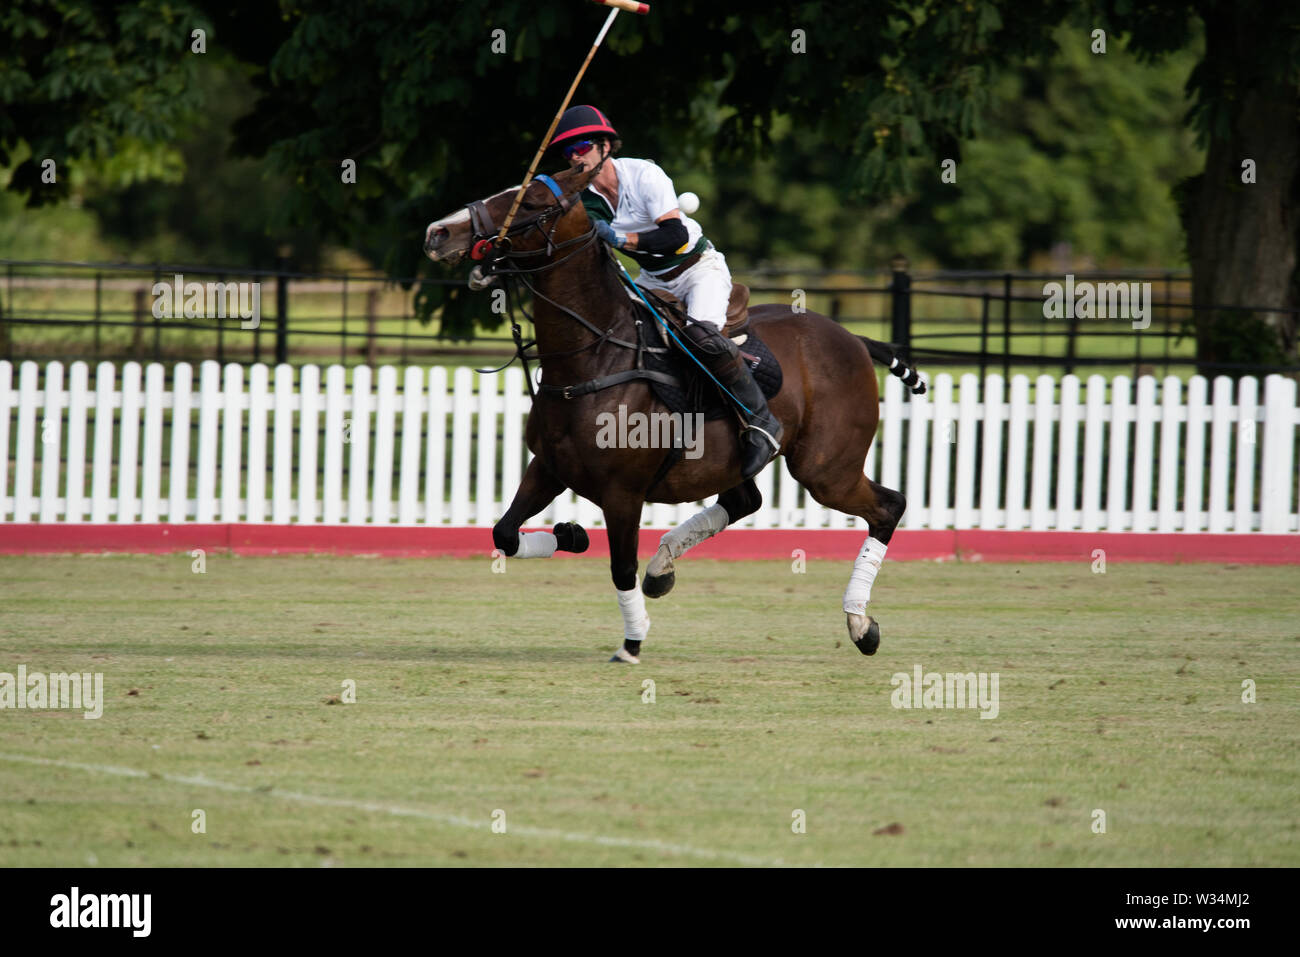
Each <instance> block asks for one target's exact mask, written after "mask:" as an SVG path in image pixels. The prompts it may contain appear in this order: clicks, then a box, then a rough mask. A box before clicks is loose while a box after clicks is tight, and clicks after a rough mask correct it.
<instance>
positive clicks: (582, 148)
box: [564, 140, 596, 160]
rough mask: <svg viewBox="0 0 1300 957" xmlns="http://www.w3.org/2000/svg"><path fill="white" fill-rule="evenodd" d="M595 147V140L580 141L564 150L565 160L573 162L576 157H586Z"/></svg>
mask: <svg viewBox="0 0 1300 957" xmlns="http://www.w3.org/2000/svg"><path fill="white" fill-rule="evenodd" d="M595 145H596V143H595V141H594V140H580V141H579V142H577V143H573V144H570V145H569V146H566V147H565V148H564V158H565V159H566V160H571V159H573V158H574V157H575V156H586V155H587V154H588V153H590V152H591V150H592V148H593V147H595Z"/></svg>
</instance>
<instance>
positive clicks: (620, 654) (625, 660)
mask: <svg viewBox="0 0 1300 957" xmlns="http://www.w3.org/2000/svg"><path fill="white" fill-rule="evenodd" d="M609 660H610V662H611V663H617V664H625V665H639V664H640V663H641V659H640V658H638V657H637V656H636V655H634V654H632V653H631V652H630V651H628V650H627V649H626V648H620V649H618V651H616V652H614V657H613V658H610V659H609Z"/></svg>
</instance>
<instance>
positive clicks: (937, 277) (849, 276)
mask: <svg viewBox="0 0 1300 957" xmlns="http://www.w3.org/2000/svg"><path fill="white" fill-rule="evenodd" d="M736 278H737V279H740V280H742V281H745V282H747V283H748V284H749V286H750V289H751V302H753V303H760V302H784V303H789V304H793V305H797V306H800V307H802V308H806V309H808V310H809V311H814V312H820V313H822V314H824V315H827V316H829V317H831V318H832V319H834V320H836V321H837V322H840V323H842V324H844V325H845V326H847V327H848V328H850V329H852V330H853V331H855V332H859V333H861V334H863V335H869V336H871V337H873V338H878V339H885V340H888V341H891V342H893V343H894V344H895V345H896V346H898V347H899V348H900V349H901V350H902V351H903V352H904V354H906V355H907V356H909V357H910V358H911V359H912V360H913V361H914V362H916V363H917V364H919V365H923V366H925V367H926V368H929V367H946V368H949V369H953V370H962V371H973V372H978V373H980V374H981V377H982V375H983V374H984V373H985V372H989V371H1000V372H1002V373H1003V374H1004V375H1010V374H1012V373H1014V372H1017V371H1019V372H1029V371H1039V372H1051V373H1069V372H1083V371H1093V370H1095V371H1102V372H1111V373H1114V372H1119V371H1132V372H1134V373H1135V374H1141V373H1143V372H1152V373H1160V374H1170V373H1174V374H1178V373H1187V372H1190V371H1194V370H1195V368H1196V360H1195V336H1194V332H1193V330H1192V317H1193V316H1194V314H1195V312H1196V311H1197V310H1199V309H1203V308H1210V309H1221V308H1224V307H1216V306H1198V305H1193V304H1192V302H1191V288H1190V285H1191V284H1190V277H1189V275H1188V274H1187V273H1186V272H1185V271H1175V270H1170V271H1163V272H1151V271H1109V272H1089V273H1078V274H1072V275H1070V276H1069V277H1068V279H1067V276H1066V275H1064V274H1047V273H1027V272H1020V273H1014V272H1006V273H990V272H955V271H949V272H918V273H916V274H912V273H910V272H909V271H908V268H907V263H906V261H905V260H903V259H902V258H901V257H898V258H896V259H895V260H894V261H893V262H892V264H891V268H890V269H888V270H877V271H873V272H856V273H846V272H808V271H800V272H783V271H780V270H775V269H766V270H751V271H748V272H741V271H737V275H736ZM1067 282H1069V283H1072V284H1073V285H1074V287H1075V288H1076V289H1079V288H1083V286H1084V285H1085V284H1092V285H1093V286H1094V287H1097V288H1100V289H1101V291H1102V294H1105V295H1106V297H1107V298H1101V297H1100V296H1099V297H1098V298H1097V299H1096V300H1094V301H1095V302H1100V303H1109V304H1114V303H1115V302H1117V299H1116V290H1115V289H1114V288H1111V287H1109V286H1108V284H1125V287H1126V289H1125V290H1124V291H1125V292H1126V293H1129V292H1137V293H1138V294H1139V295H1140V296H1141V297H1142V300H1141V301H1142V303H1143V308H1144V309H1145V314H1144V315H1143V316H1142V317H1141V320H1140V321H1138V320H1136V319H1135V318H1134V317H1133V316H1132V315H1131V314H1129V315H1120V316H1116V315H1110V314H1106V315H1098V312H1099V311H1105V306H1103V309H1102V310H1098V309H1097V308H1096V305H1094V308H1093V310H1092V312H1091V313H1090V314H1079V311H1076V310H1073V309H1066V310H1064V311H1065V313H1066V314H1063V315H1055V314H1052V310H1051V309H1049V308H1048V307H1047V306H1046V305H1045V304H1046V303H1047V301H1048V298H1049V290H1050V288H1051V287H1050V285H1049V284H1052V283H1056V284H1060V285H1061V286H1062V292H1064V291H1065V290H1064V287H1065V284H1066V283H1067ZM402 283H407V284H408V285H407V287H406V288H403V286H402V285H401V284H402ZM411 283H425V284H434V285H458V284H459V283H460V280H436V279H426V278H419V279H417V278H410V279H407V280H401V279H392V278H391V277H386V276H383V275H378V274H374V273H360V272H352V273H344V272H337V273H302V272H297V271H293V270H291V269H290V268H288V264H287V263H284V262H282V263H281V264H280V268H279V269H276V270H261V271H259V270H241V269H233V268H230V269H222V268H213V267H210V266H195V265H184V264H168V265H163V264H153V265H138V264H135V265H133V264H110V263H71V262H47V261H18V260H0V357H2V358H6V359H10V360H21V359H28V358H30V359H37V360H42V361H44V360H50V359H62V360H65V361H69V360H74V359H82V360H87V361H95V360H101V359H107V360H122V359H137V360H156V361H164V362H171V361H198V360H203V359H216V360H218V361H221V362H228V361H234V362H244V363H252V362H277V363H278V362H291V363H308V362H316V363H320V362H336V361H337V362H340V363H343V364H345V365H352V364H359V363H366V364H375V363H382V362H401V363H408V362H415V363H430V362H436V363H458V362H466V363H472V364H483V360H484V359H485V358H487V359H490V358H494V357H498V356H507V355H509V354H510V352H511V346H510V340H509V338H508V337H507V336H505V335H504V334H485V335H479V336H475V337H474V338H473V339H471V340H465V339H458V338H453V337H450V336H444V335H440V334H439V330H438V321H437V319H436V318H435V320H434V321H433V323H431V324H422V323H421V322H419V320H417V318H416V316H415V314H414V310H413V302H414V294H413V291H412V288H411V287H410V285H409V284H411ZM209 284H211V285H214V286H216V287H217V298H218V300H219V301H220V302H222V303H223V304H224V305H225V306H229V305H230V304H231V303H232V302H233V303H235V304H236V305H239V304H245V305H246V304H247V299H248V298H249V297H248V296H244V298H243V299H240V296H239V295H234V297H233V299H224V300H223V299H222V295H223V289H224V291H225V292H226V293H230V292H231V290H232V288H234V287H232V286H229V285H228V284H245V285H243V286H238V293H239V294H240V295H242V294H245V293H248V292H249V291H250V290H251V289H253V288H254V287H255V289H256V296H257V298H258V299H259V301H260V308H259V315H258V316H257V318H256V320H255V321H254V320H251V319H249V318H246V317H245V316H243V315H240V314H231V312H232V310H231V309H228V308H217V309H216V310H214V309H213V308H212V305H213V302H212V296H211V293H208V292H207V289H208V286H209ZM1131 284H1136V285H1131ZM196 290H197V291H198V292H199V293H200V294H205V295H203V296H202V297H201V298H200V301H199V302H197V303H194V304H193V305H194V306H195V308H193V309H187V308H186V306H187V304H189V303H190V300H191V299H192V294H193V293H194V292H195V291H196ZM264 291H270V292H272V293H273V294H272V295H270V296H265V297H263V292H264ZM1066 298H1069V297H1066ZM263 299H264V301H262V300H263ZM483 299H484V305H483V309H484V315H485V317H486V316H487V315H488V310H489V299H488V297H486V296H485V297H483ZM1123 299H1124V303H1125V304H1127V306H1128V308H1129V313H1132V312H1133V311H1134V310H1133V308H1132V306H1133V303H1131V302H1129V297H1128V295H1125V296H1124V297H1123ZM1069 301H1070V302H1071V303H1072V302H1073V298H1069ZM1234 308H1237V309H1239V310H1241V311H1244V312H1260V313H1262V312H1276V311H1277V310H1273V309H1263V308H1253V307H1234ZM246 311H247V310H245V312H246ZM1293 311H1294V310H1293ZM213 316H220V317H216V318H214V317H213ZM1139 326H1140V327H1139ZM1298 369H1300V366H1282V367H1277V366H1273V367H1261V366H1232V365H1231V364H1226V363H1225V364H1224V367H1223V370H1222V371H1225V372H1237V373H1243V372H1249V373H1257V374H1258V373H1266V372H1275V371H1296V370H1298Z"/></svg>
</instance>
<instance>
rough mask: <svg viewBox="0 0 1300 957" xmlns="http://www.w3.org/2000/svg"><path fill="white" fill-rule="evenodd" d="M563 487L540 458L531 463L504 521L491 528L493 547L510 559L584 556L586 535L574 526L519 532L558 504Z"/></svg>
mask: <svg viewBox="0 0 1300 957" xmlns="http://www.w3.org/2000/svg"><path fill="white" fill-rule="evenodd" d="M563 491H564V483H563V482H561V481H560V480H559V479H557V478H556V477H555V476H554V475H552V474H551V472H550V471H549V470H548V469H547V468H546V466H545V465H543V464H542V460H541V458H540V457H538V458H535V459H533V460H532V461H531V462H529V463H528V468H527V469H526V470H525V471H524V477H523V480H522V481H520V483H519V488H518V490H517V491H516V492H515V497H514V500H513V501H512V502H511V503H510V507H509V508H508V509H506V513H505V514H504V515H502V516H501V520H500V521H499V522H497V523H496V524H495V525H494V526H492V544H493V545H495V546H496V547H497V548H498V549H499V550H500V551H501V554H503V555H505V556H506V557H507V558H550V557H551V556H552V555H554V554H555V552H556V551H557V550H559V551H562V552H585V551H586V550H587V545H588V544H589V542H588V539H587V533H586V532H585V531H583V529H582V526H581V525H578V524H576V523H574V522H561V523H560V524H559V525H556V526H555V529H554V530H553V531H550V532H520V531H519V529H520V527H521V526H522V525H523V524H524V522H526V521H528V519H529V518H531V517H532V516H534V515H536V514H537V513H538V512H540V511H541V510H542V509H544V508H546V506H547V505H550V504H551V502H552V501H554V500H555V496H557V495H559V494H560V493H561V492H563Z"/></svg>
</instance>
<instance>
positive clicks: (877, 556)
mask: <svg viewBox="0 0 1300 957" xmlns="http://www.w3.org/2000/svg"><path fill="white" fill-rule="evenodd" d="M884 560H885V544H884V543H883V542H881V541H878V540H877V539H874V538H868V539H867V540H866V541H865V542H863V543H862V551H860V552H858V557H857V559H855V560H854V562H853V574H852V575H850V576H849V584H848V587H847V588H845V589H844V610H845V611H846V612H849V613H850V614H856V615H865V614H866V613H867V602H869V601H871V583H872V582H874V581H875V580H876V573H877V572H879V571H880V563H881V562H883V561H884Z"/></svg>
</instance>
